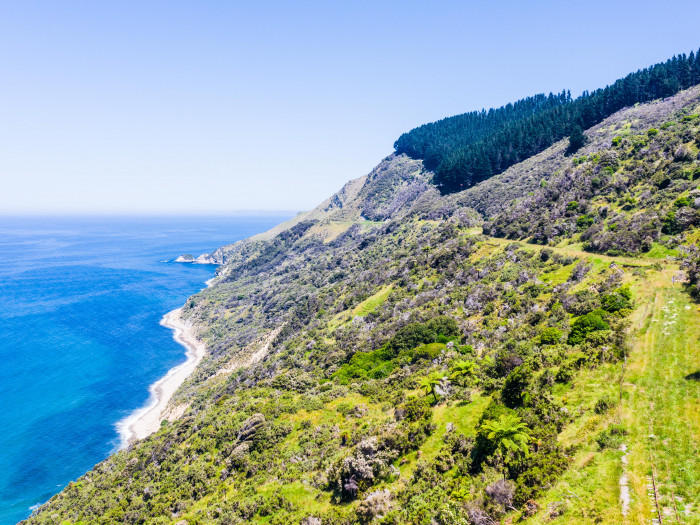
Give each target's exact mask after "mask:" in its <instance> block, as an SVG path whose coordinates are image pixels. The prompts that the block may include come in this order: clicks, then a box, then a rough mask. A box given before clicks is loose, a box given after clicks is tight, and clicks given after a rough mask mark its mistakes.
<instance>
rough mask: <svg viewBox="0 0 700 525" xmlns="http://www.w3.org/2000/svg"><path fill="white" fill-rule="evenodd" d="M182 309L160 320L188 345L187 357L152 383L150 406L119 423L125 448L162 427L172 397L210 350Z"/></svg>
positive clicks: (177, 339) (182, 343) (118, 426)
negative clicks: (183, 317)
mask: <svg viewBox="0 0 700 525" xmlns="http://www.w3.org/2000/svg"><path fill="white" fill-rule="evenodd" d="M181 312H182V308H178V309H177V310H173V311H172V312H169V313H167V314H166V315H165V316H163V319H162V320H161V322H160V324H162V325H163V326H166V327H168V328H171V329H172V330H173V331H174V334H173V338H174V339H175V341H177V342H178V343H180V344H181V345H182V346H184V347H185V348H186V349H187V354H186V355H187V360H186V361H185V362H184V363H182V364H181V365H178V366H176V367H175V368H171V369H170V370H169V371H168V373H167V374H166V375H165V376H163V377H162V378H161V379H159V380H158V381H156V382H155V383H153V384H152V385H151V386H150V387H149V392H150V397H149V399H148V403H147V404H146V406H144V407H142V408H140V409H139V410H137V411H135V412H134V413H132V414H131V415H129V416H128V417H126V418H125V419H123V420H121V421H120V422H119V423H117V431H118V432H119V436H120V438H121V445H120V446H121V447H122V448H123V447H125V446H127V445H129V444H130V443H132V442H133V441H136V440H139V439H143V438H145V437H147V436H150V435H151V434H153V433H154V432H156V431H157V430H158V429H159V428H160V423H161V421H162V420H163V418H164V412H165V408H166V407H167V405H168V402H169V401H170V398H171V397H172V396H173V394H174V393H175V391H176V390H177V389H178V388H179V387H180V385H181V384H182V383H183V381H184V380H185V379H187V376H189V375H190V374H191V373H192V372H193V371H194V369H195V368H196V367H197V365H199V363H200V361H201V360H202V358H203V357H204V355H205V354H206V352H207V349H206V346H205V345H204V343H202V342H201V341H199V340H198V339H197V338H196V337H195V336H194V332H193V331H192V328H191V327H190V326H189V325H188V324H187V323H186V322H185V321H184V320H183V319H182V317H181V316H180V314H181Z"/></svg>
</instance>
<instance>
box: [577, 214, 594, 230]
mask: <svg viewBox="0 0 700 525" xmlns="http://www.w3.org/2000/svg"><path fill="white" fill-rule="evenodd" d="M593 222H594V221H593V217H591V216H590V215H581V216H580V217H579V218H578V219H576V226H578V227H579V228H580V229H582V230H583V229H586V228H588V227H589V226H591V225H592V224H593Z"/></svg>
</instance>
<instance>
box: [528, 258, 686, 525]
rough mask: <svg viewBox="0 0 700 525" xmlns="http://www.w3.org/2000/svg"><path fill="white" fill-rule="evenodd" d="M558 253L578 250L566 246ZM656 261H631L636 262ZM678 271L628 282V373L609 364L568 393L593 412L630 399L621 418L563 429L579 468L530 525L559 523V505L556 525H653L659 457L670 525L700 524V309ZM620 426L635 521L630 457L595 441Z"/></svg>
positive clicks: (574, 403)
mask: <svg viewBox="0 0 700 525" xmlns="http://www.w3.org/2000/svg"><path fill="white" fill-rule="evenodd" d="M557 251H562V252H565V253H569V254H572V255H573V254H574V253H573V252H574V250H570V249H566V248H559V249H557ZM576 255H579V254H578V253H576ZM582 255H583V254H582ZM587 259H588V260H589V262H597V263H598V264H600V263H601V262H605V263H608V262H609V261H608V259H609V260H612V259H613V258H610V257H606V256H601V255H595V256H592V255H590V254H588V255H587ZM615 259H616V260H618V261H619V260H620V259H621V258H615ZM596 260H597V261H596ZM647 262H648V261H645V260H644V259H639V260H629V261H627V260H625V263H630V264H635V265H636V264H638V265H644V264H645V263H647ZM676 271H677V267H675V266H672V265H667V266H666V267H665V268H664V269H663V270H662V271H647V272H646V274H645V276H644V277H643V278H638V277H636V276H632V275H628V276H627V277H626V281H628V282H630V283H631V284H632V286H633V291H634V297H635V301H636V305H637V306H636V309H635V311H634V312H633V314H632V327H631V330H632V336H633V345H632V350H631V353H630V356H629V359H628V362H627V369H626V371H624V376H622V374H623V370H622V367H621V366H620V365H619V364H615V365H606V366H601V367H599V368H597V369H595V370H592V371H586V372H584V373H582V374H580V375H579V377H577V379H576V381H575V382H574V384H573V386H572V387H570V388H567V389H561V390H560V391H559V392H558V394H559V395H560V396H561V397H562V398H563V399H564V401H565V404H567V406H569V407H571V408H576V407H586V408H589V407H590V406H592V405H593V404H594V403H595V401H596V400H597V399H599V398H600V397H602V396H603V395H605V394H611V395H615V396H620V395H621V398H622V403H621V405H620V407H619V408H618V409H617V410H615V411H613V412H612V413H610V414H608V415H606V416H597V415H591V416H589V417H585V418H582V419H581V420H579V421H578V422H577V423H575V424H573V425H571V426H570V427H568V428H567V429H566V430H565V431H564V432H563V433H562V435H561V436H560V441H561V442H562V444H564V445H578V446H579V447H580V448H579V451H578V452H577V454H576V456H575V459H574V462H573V464H572V467H571V468H570V469H569V470H568V471H567V472H566V473H565V474H564V475H563V476H562V478H561V479H560V480H559V481H558V483H557V484H556V486H555V487H553V488H552V489H551V490H550V491H548V493H547V494H546V496H545V497H544V498H542V500H541V501H540V502H539V503H540V505H541V509H542V510H541V511H540V512H539V513H538V514H537V515H536V516H534V517H533V518H531V519H530V520H529V521H528V522H529V523H550V522H552V517H551V516H550V511H551V510H552V509H553V508H555V507H556V506H557V503H559V505H561V506H562V507H563V508H564V509H566V513H565V514H563V515H562V516H561V517H559V518H557V519H555V520H554V522H555V523H601V522H602V523H649V522H650V520H651V519H652V518H657V510H656V504H655V501H654V499H653V497H650V494H653V490H652V489H650V483H651V477H650V476H651V462H650V458H651V459H652V460H653V464H654V474H655V480H656V484H657V492H658V501H659V507H660V509H661V513H662V515H661V517H662V520H663V522H669V523H677V522H678V521H677V518H676V512H677V513H678V516H679V517H680V519H681V520H682V521H681V522H682V523H700V512H698V511H699V510H700V492H699V491H698V486H700V479H699V477H700V456H698V443H699V442H700V410H699V409H700V381H698V380H692V379H686V376H689V375H690V374H693V373H695V372H698V371H700V345H699V344H698V341H699V340H700V310H699V309H698V307H697V305H695V304H693V303H692V302H691V300H690V298H689V297H688V296H687V294H685V293H684V292H683V290H682V288H681V285H680V284H678V283H676V284H673V283H672V276H673V275H675V273H676ZM621 377H622V378H623V379H622V389H621V392H620V379H621ZM620 420H621V421H622V423H623V425H624V427H625V429H626V431H627V432H628V435H626V436H625V438H624V443H625V444H626V445H627V447H628V449H629V453H628V456H627V461H628V465H627V466H626V467H625V468H624V470H625V472H626V474H627V476H628V479H629V482H628V483H629V489H630V494H631V502H630V511H629V513H628V514H627V515H626V516H623V514H622V512H621V504H620V485H619V483H620V481H619V480H620V477H621V475H622V473H623V461H622V456H623V452H622V451H621V450H610V449H606V450H604V451H602V452H600V453H598V445H597V443H596V442H595V441H594V440H593V436H594V435H595V434H596V433H597V432H598V431H599V430H602V429H603V428H605V427H606V426H607V425H608V424H610V423H616V422H619V421H620ZM672 495H673V496H675V505H674V503H673V500H672Z"/></svg>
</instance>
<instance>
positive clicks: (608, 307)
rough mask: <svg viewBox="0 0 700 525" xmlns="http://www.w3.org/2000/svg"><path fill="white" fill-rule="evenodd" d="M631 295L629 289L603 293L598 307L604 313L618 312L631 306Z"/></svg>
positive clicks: (624, 288) (622, 288)
mask: <svg viewBox="0 0 700 525" xmlns="http://www.w3.org/2000/svg"><path fill="white" fill-rule="evenodd" d="M631 297H632V293H631V292H630V289H629V287H627V286H624V287H620V288H618V289H617V290H614V291H612V292H608V293H605V294H603V295H601V297H600V305H601V307H602V308H603V310H605V311H606V312H619V311H620V310H622V309H623V308H629V307H630V306H631V301H630V299H631Z"/></svg>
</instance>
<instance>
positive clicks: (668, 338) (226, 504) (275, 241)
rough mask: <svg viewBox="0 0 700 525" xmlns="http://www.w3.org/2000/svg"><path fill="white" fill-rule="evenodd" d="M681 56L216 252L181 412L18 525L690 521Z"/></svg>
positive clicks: (692, 143) (688, 184)
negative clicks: (498, 158)
mask: <svg viewBox="0 0 700 525" xmlns="http://www.w3.org/2000/svg"><path fill="white" fill-rule="evenodd" d="M697 67H700V64H698V61H697V60H696V57H695V55H694V54H691V55H690V56H689V57H677V58H675V59H673V60H671V61H669V62H667V63H665V64H663V65H659V66H654V67H652V68H650V69H647V70H644V71H642V72H638V73H635V74H633V75H630V76H628V77H626V79H624V80H623V81H620V82H618V83H616V84H614V85H613V86H612V87H609V88H606V89H604V90H599V91H596V92H594V93H592V94H586V95H585V96H584V97H582V98H580V99H576V100H571V98H570V96H569V95H568V94H567V93H562V94H560V95H556V96H550V97H544V96H538V97H533V98H530V99H524V100H523V101H520V102H518V103H516V104H513V105H512V106H507V107H504V108H501V109H499V110H493V111H491V112H488V113H473V114H466V115H462V116H459V117H453V118H452V119H445V121H441V122H439V123H435V124H433V125H428V126H427V127H422V128H418V130H414V131H413V132H410V133H409V134H407V135H404V136H403V137H402V139H400V142H401V145H400V147H397V151H398V154H397V155H392V156H390V157H388V158H387V159H384V160H383V161H382V163H380V165H379V166H378V167H377V168H376V169H375V170H374V171H373V172H372V173H370V174H369V175H368V176H366V177H364V178H363V179H361V180H360V182H359V183H355V182H353V183H349V184H348V186H346V188H344V189H343V190H342V191H341V192H339V195H336V196H334V197H335V198H333V199H331V200H330V201H329V202H327V203H324V204H323V205H322V206H320V207H319V208H317V209H316V210H313V211H312V212H310V213H308V214H305V215H302V216H300V217H298V218H297V219H295V220H294V221H292V222H291V223H290V224H288V225H287V226H286V227H284V228H281V229H280V231H278V232H276V233H275V234H274V235H270V236H269V237H265V238H262V237H261V238H255V239H251V240H247V241H243V242H240V243H236V244H234V245H232V246H229V247H224V248H222V249H220V250H217V252H216V253H215V254H213V256H214V257H215V258H216V259H217V260H220V261H222V263H223V264H222V266H221V267H220V268H219V272H218V276H217V278H216V279H215V282H214V284H213V286H212V287H210V288H208V289H206V290H203V291H202V292H200V293H198V294H196V295H194V296H193V297H192V298H191V299H190V300H189V301H188V303H187V304H186V306H185V307H184V308H183V316H184V318H185V319H186V320H187V321H188V322H190V323H192V325H193V326H194V327H195V328H196V330H197V333H198V335H199V337H200V338H201V339H202V340H203V341H204V342H205V343H206V346H207V349H208V354H207V356H206V357H205V358H204V360H203V361H202V363H201V364H200V366H199V367H198V368H197V370H196V372H195V373H194V374H193V375H192V376H190V378H189V379H188V380H187V381H186V382H185V384H184V385H183V386H182V388H181V389H180V390H179V391H178V392H177V393H176V395H175V396H174V397H173V399H172V401H171V404H172V405H177V406H180V407H183V409H182V411H181V412H182V414H183V415H182V416H181V417H180V418H178V419H175V420H173V421H166V422H164V423H163V424H162V426H161V428H160V429H159V430H158V432H156V433H155V434H153V435H152V436H150V437H148V438H147V439H145V440H143V441H140V442H138V443H136V444H134V445H132V446H131V447H129V448H128V449H126V450H121V451H119V452H118V453H116V454H115V455H113V456H112V457H110V458H108V459H107V460H105V461H104V462H102V463H100V464H99V465H97V466H95V468H94V469H93V470H91V471H90V472H88V473H87V474H86V475H85V476H83V477H82V478H81V479H79V480H77V481H76V482H74V483H71V484H70V485H69V486H68V487H66V489H64V490H63V491H62V492H61V493H60V494H58V495H56V496H55V497H54V498H52V499H51V500H50V501H49V502H47V503H46V504H45V505H43V506H42V507H41V508H40V509H39V510H38V511H37V512H36V513H35V514H34V515H33V516H32V517H31V518H29V519H28V520H27V523H28V524H45V523H52V524H53V523H64V524H67V525H76V524H78V523H99V524H108V523H128V524H150V525H155V524H178V525H185V524H187V525H195V524H197V525H199V524H208V523H215V524H221V525H224V524H225V525H231V524H238V523H261V524H262V523H267V524H289V523H298V524H303V525H326V524H348V525H350V524H363V523H381V524H385V525H389V524H404V523H410V524H425V523H430V524H440V525H442V524H444V525H447V524H474V525H488V524H493V523H501V522H504V521H507V522H510V523H515V522H523V523H550V522H551V523H637V522H641V521H646V522H648V521H649V520H651V519H652V518H656V519H658V518H659V517H662V516H675V517H676V518H678V520H681V517H682V522H684V523H700V500H699V499H698V498H699V496H698V493H697V486H698V485H697V483H698V476H700V462H699V460H698V457H697V454H696V448H697V436H698V420H697V417H696V416H697V410H695V408H694V407H696V406H697V403H698V401H699V400H700V381H698V376H699V373H698V370H700V352H698V348H697V341H698V337H700V318H699V315H700V313H699V311H698V307H697V304H696V303H695V302H694V301H696V300H697V299H698V297H699V296H700V293H698V283H699V282H700V252H699V251H698V249H697V247H696V241H697V239H698V235H699V234H700V230H699V229H698V227H697V226H698V209H700V189H699V188H698V185H699V184H700V176H698V173H700V162H699V161H698V153H699V150H698V146H699V145H700V143H699V142H698V141H699V140H700V139H699V138H698V137H700V119H699V118H698V117H697V115H698V114H700V88H697V87H694V88H691V89H689V90H686V91H682V92H679V93H677V92H678V91H679V90H681V89H682V88H685V87H688V86H690V85H693V84H694V83H697V80H698V77H697V76H695V75H696V69H695V68H697ZM631 86H632V87H634V86H636V87H634V89H633V88H632V87H631ZM630 90H632V91H630ZM674 93H677V95H675V97H673V98H671V99H668V100H667V101H655V102H651V103H649V104H640V105H638V106H636V107H634V108H629V109H626V110H623V111H619V112H617V113H614V114H611V113H612V112H614V111H616V109H615V108H617V109H620V108H621V107H623V106H626V105H630V104H635V103H636V102H643V101H645V100H651V99H653V98H656V97H660V96H661V97H663V96H668V95H673V94H674ZM528 115H529V116H528ZM607 116H610V118H607V119H606V118H605V117H607ZM579 119H583V125H582V129H586V139H585V140H583V139H581V137H580V136H578V132H576V131H575V130H574V128H572V127H570V125H573V124H575V123H578V120H579ZM535 123H541V124H542V127H541V128H538V127H537V126H535V125H534V124H535ZM593 123H595V124H596V125H595V126H593V127H591V126H592V124H593ZM538 125H539V124H538ZM528 126H529V127H528ZM504 130H507V133H506V131H504ZM517 130H520V131H517ZM542 130H544V131H542ZM511 131H512V132H513V133H515V132H516V131H517V133H522V134H523V135H522V136H523V137H524V136H526V135H527V136H528V137H530V138H532V142H531V143H528V144H529V145H524V146H523V148H522V149H517V150H513V151H512V152H511V153H512V155H511V156H509V157H507V159H506V160H504V161H503V163H501V164H498V163H496V164H494V163H491V161H490V160H488V163H487V169H486V170H485V171H483V172H480V173H481V175H478V176H472V175H470V174H469V173H467V175H464V173H461V172H459V173H457V172H455V173H457V175H458V176H455V177H456V178H454V179H446V178H444V173H445V172H441V170H442V169H443V168H440V165H441V164H440V163H443V162H445V159H446V158H447V155H448V154H449V155H451V154H452V153H454V151H457V150H459V148H463V146H464V144H465V143H468V144H472V145H473V147H472V146H467V147H466V149H465V150H464V151H462V150H459V151H462V152H461V153H459V155H464V156H469V155H475V154H476V153H474V152H477V151H479V152H481V153H479V155H482V154H483V155H484V157H483V158H485V159H490V158H491V157H490V156H489V155H490V154H491V153H492V152H495V153H494V154H495V155H498V154H500V153H498V152H499V150H498V148H500V147H501V146H502V145H503V144H505V142H502V141H506V137H510V138H508V139H507V140H509V141H512V140H513V137H514V136H517V137H520V136H521V135H508V133H510V132H511ZM526 131H527V133H526ZM460 133H462V134H463V137H462V138H459V134H460ZM443 139H444V140H443ZM559 139H561V140H559ZM528 140H529V139H528ZM556 140H559V142H558V143H557V144H554V145H552V143H553V142H554V141H556ZM460 141H461V142H460ZM499 141H501V142H499ZM577 142H578V143H577ZM513 143H516V144H519V142H517V141H514V142H513ZM397 144H398V142H397ZM523 144H524V143H523ZM550 145H551V147H549V146H550ZM573 146H576V147H575V148H574V147H573ZM411 148H413V149H411ZM470 148H471V149H470ZM479 148H482V149H479ZM545 148H546V149H545ZM463 149H464V148H463ZM399 150H400V151H399ZM543 150H544V151H543ZM567 150H568V151H567ZM538 152H539V153H538ZM535 153H537V155H535ZM428 156H430V159H428V158H427V157H428ZM524 156H527V157H528V159H527V161H526V162H523V163H521V164H515V163H516V162H518V161H519V160H523V158H524ZM411 157H415V158H411ZM465 158H466V157H465ZM504 158H505V157H504ZM419 159H424V160H423V161H421V160H419ZM485 162H486V161H485ZM509 163H510V164H513V165H512V166H511V168H510V169H509V170H507V171H505V172H504V173H503V174H502V175H499V176H495V177H492V178H491V179H490V180H488V181H485V182H483V183H482V184H477V185H476V186H474V187H472V188H467V189H464V190H462V191H459V192H453V193H450V194H446V191H445V190H446V189H448V190H449V191H453V190H455V189H458V188H459V187H466V186H468V185H471V184H475V183H477V182H479V180H481V179H480V178H481V177H482V175H483V174H485V173H487V174H489V176H490V175H491V174H493V173H495V172H496V171H497V170H503V168H504V167H506V166H507V165H510V164H509ZM465 165H469V163H467V164H465ZM431 169H434V170H435V171H434V172H433V171H431ZM441 173H442V175H441ZM460 177H462V178H460ZM464 177H466V178H464ZM448 180H453V181H454V183H453V182H449V184H448V183H446V182H445V181H448ZM504 180H505V181H506V182H507V184H506V183H504V182H503V181H504ZM460 181H461V182H460ZM464 181H466V182H464ZM435 183H437V185H438V187H436V185H435ZM496 184H503V187H504V189H503V191H502V192H495V193H494V192H493V188H494V187H496V186H495V185H496ZM460 185H462V186H460ZM505 186H507V189H506V188H505ZM485 195H486V197H485ZM487 201H488V202H487ZM649 486H653V496H654V497H653V498H651V499H650V497H649V490H650V489H649V488H648V487H649ZM664 519H665V518H664Z"/></svg>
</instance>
